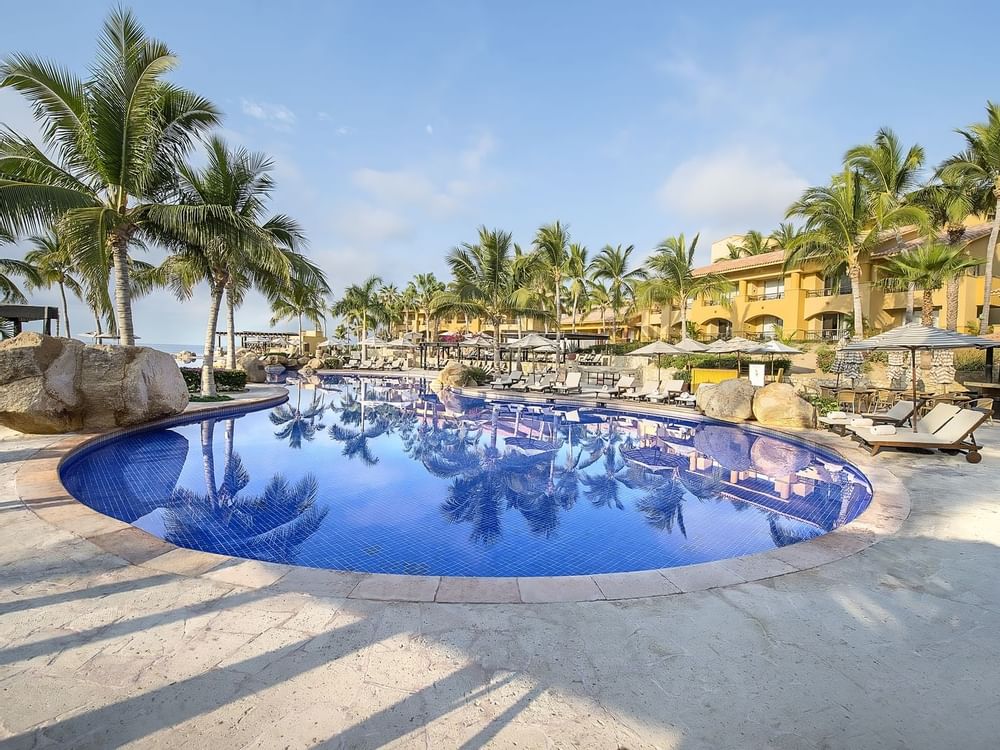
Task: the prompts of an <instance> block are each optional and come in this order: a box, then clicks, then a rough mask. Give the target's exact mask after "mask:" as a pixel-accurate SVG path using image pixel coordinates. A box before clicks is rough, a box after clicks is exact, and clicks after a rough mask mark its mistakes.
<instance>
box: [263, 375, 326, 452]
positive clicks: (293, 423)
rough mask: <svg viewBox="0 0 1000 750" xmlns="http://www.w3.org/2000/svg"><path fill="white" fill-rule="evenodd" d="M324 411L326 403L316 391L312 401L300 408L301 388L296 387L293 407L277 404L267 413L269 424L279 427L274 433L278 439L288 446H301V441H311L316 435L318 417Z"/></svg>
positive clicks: (296, 447)
mask: <svg viewBox="0 0 1000 750" xmlns="http://www.w3.org/2000/svg"><path fill="white" fill-rule="evenodd" d="M324 411H326V403H325V402H324V400H323V397H322V396H321V395H320V394H318V393H313V397H312V402H311V403H310V404H309V406H307V407H306V408H305V409H303V408H302V389H301V388H299V389H298V393H297V395H296V401H295V408H294V409H293V408H292V407H291V406H289V405H288V404H287V403H286V404H282V405H281V406H277V407H275V408H274V409H272V410H271V413H270V414H268V419H270V420H271V424H273V425H274V426H275V427H280V428H281V429H280V430H278V431H277V432H276V433H274V436H275V437H276V438H278V440H287V441H288V447H289V448H295V449H298V448H301V447H302V441H303V440H306V441H312V439H313V438H315V437H316V430H317V429H319V427H321V425H318V424H317V421H318V418H319V417H321V416H322V414H323V412H324Z"/></svg>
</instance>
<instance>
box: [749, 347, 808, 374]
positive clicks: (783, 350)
mask: <svg viewBox="0 0 1000 750" xmlns="http://www.w3.org/2000/svg"><path fill="white" fill-rule="evenodd" d="M751 353H752V354H769V355H770V356H771V375H772V376H773V375H774V355H775V354H802V350H801V349H796V348H795V347H794V346H788V345H787V344H783V343H781V342H780V341H778V339H771V340H770V341H768V342H767V343H764V344H761V345H760V346H758V347H757V348H756V349H754V350H753V352H751Z"/></svg>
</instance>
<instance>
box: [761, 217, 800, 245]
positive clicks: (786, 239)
mask: <svg viewBox="0 0 1000 750" xmlns="http://www.w3.org/2000/svg"><path fill="white" fill-rule="evenodd" d="M800 234H802V228H801V227H797V226H795V225H794V224H792V222H790V221H783V222H781V223H780V224H778V228H777V229H775V230H774V231H773V232H771V234H769V235H768V238H769V239H770V240H771V247H772V248H773V249H776V248H779V247H780V248H781V249H782V250H784V249H785V248H786V247H788V246H789V245H791V244H792V243H793V242H795V240H796V239H797V238H798V236H799V235H800Z"/></svg>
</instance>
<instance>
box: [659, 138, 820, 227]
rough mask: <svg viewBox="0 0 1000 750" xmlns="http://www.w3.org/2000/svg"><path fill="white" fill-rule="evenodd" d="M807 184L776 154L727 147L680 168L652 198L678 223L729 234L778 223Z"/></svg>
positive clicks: (693, 159) (697, 157)
mask: <svg viewBox="0 0 1000 750" xmlns="http://www.w3.org/2000/svg"><path fill="white" fill-rule="evenodd" d="M807 185H808V183H807V181H806V180H805V179H803V178H802V177H801V176H799V175H798V174H797V173H796V172H795V171H794V170H793V169H792V168H791V167H790V166H789V165H788V164H786V163H785V162H783V161H782V160H781V159H780V158H779V157H778V156H776V155H775V154H768V153H762V152H756V151H751V150H749V149H747V148H728V149H722V150H718V151H714V152H711V153H708V154H704V155H702V156H694V157H692V158H690V159H687V160H686V161H684V162H681V163H680V164H678V165H677V167H676V168H675V169H674V170H673V171H672V172H671V173H670V175H669V176H668V177H667V179H666V180H665V181H664V183H663V185H662V186H661V187H660V189H659V190H658V191H657V194H656V197H657V200H658V202H659V203H660V205H661V206H662V207H663V209H664V210H666V211H669V212H670V213H671V214H672V215H673V216H676V217H678V219H680V220H682V221H688V222H691V223H701V224H706V223H707V224H710V225H711V226H713V227H718V228H719V230H721V231H724V232H725V233H727V234H728V233H732V232H741V231H745V230H746V229H748V228H757V229H760V230H762V231H765V230H767V229H768V228H770V227H771V226H772V225H777V223H778V222H779V221H781V220H782V218H783V217H784V215H785V210H786V209H787V208H788V206H789V205H790V204H791V203H792V202H793V201H794V200H795V199H796V198H798V197H799V196H800V195H801V193H802V191H803V190H804V189H805V188H806V187H807ZM706 239H709V238H708V237H706ZM716 239H717V238H716Z"/></svg>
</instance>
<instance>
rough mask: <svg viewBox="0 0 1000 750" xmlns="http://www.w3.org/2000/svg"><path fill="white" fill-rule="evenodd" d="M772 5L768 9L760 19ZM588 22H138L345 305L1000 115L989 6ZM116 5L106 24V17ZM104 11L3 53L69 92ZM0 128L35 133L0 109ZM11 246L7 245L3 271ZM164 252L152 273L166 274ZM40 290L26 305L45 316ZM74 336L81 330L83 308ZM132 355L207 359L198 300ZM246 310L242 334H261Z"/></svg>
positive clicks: (756, 206) (736, 206)
mask: <svg viewBox="0 0 1000 750" xmlns="http://www.w3.org/2000/svg"><path fill="white" fill-rule="evenodd" d="M765 5H766V7H762V6H765ZM891 5H892V4H889V3H879V4H876V3H851V2H841V3H837V4H832V3H831V4H825V3H824V4H811V3H769V4H750V3H732V4H727V3H709V4H702V5H700V6H697V5H696V6H694V7H692V6H689V5H685V6H684V7H680V5H679V4H673V3H662V2H648V3H642V2H632V3H614V4H613V3H608V2H604V3H597V2H572V3H570V2H549V3H534V2H510V3H475V2H463V3H456V2H440V3H438V2H425V3H417V2H380V3H370V2H360V1H359V2H339V3H314V2H313V3H309V2H286V3H273V2H239V3H237V2H204V0H203V1H202V2H198V3H194V2H187V1H186V0H184V1H182V0H176V1H174V2H170V3H161V2H135V3H132V6H131V7H133V8H134V9H135V11H136V12H137V14H138V15H139V17H140V18H141V20H142V21H143V23H144V24H145V26H146V27H147V30H148V31H149V32H150V33H151V34H152V35H154V36H156V37H159V38H161V39H163V40H164V41H166V42H167V43H168V44H169V45H170V46H171V47H172V48H173V49H174V50H175V51H176V53H177V54H178V55H179V57H180V59H181V66H180V68H179V69H178V70H177V72H176V73H175V74H174V76H173V78H174V80H176V81H177V82H179V83H181V84H183V85H185V86H188V87H190V88H193V89H195V90H197V91H198V92H199V93H201V94H203V95H205V96H208V97H209V98H210V99H212V100H213V101H215V102H216V103H217V104H218V105H219V106H220V107H221V108H222V109H223V110H224V112H225V114H226V117H225V120H224V125H223V131H224V133H223V134H224V135H225V136H226V137H227V138H228V139H229V140H230V141H231V142H233V143H241V144H245V145H247V146H249V147H251V148H254V149H258V150H263V151H266V152H267V153H269V154H271V155H272V156H273V157H274V160H275V165H276V169H275V176H276V179H277V181H278V191H277V193H276V196H275V201H274V208H275V210H280V211H284V212H287V213H290V214H292V215H294V216H296V217H297V218H298V219H299V220H300V221H301V222H302V223H303V224H304V226H305V227H306V229H307V231H308V234H309V238H310V247H311V252H312V253H313V255H314V256H315V258H316V259H317V260H318V261H319V263H320V264H321V265H322V266H323V268H324V269H325V270H326V271H327V273H328V275H329V277H330V281H331V285H332V286H333V287H334V289H335V291H339V290H341V289H342V288H343V287H344V286H345V285H346V284H349V283H352V282H355V281H359V280H361V279H362V278H364V277H365V276H367V275H368V274H371V273H378V274H379V275H381V276H382V277H383V278H384V279H385V280H386V281H391V282H395V283H397V284H399V285H400V286H402V285H403V284H404V283H405V282H406V281H407V279H409V278H410V277H411V276H412V275H413V274H414V273H417V272H421V271H427V270H432V271H435V272H437V273H438V274H439V275H440V276H446V269H445V265H444V261H443V259H444V255H445V253H446V251H447V250H448V248H450V247H452V246H453V245H455V244H457V243H459V242H461V241H464V240H471V239H473V238H474V236H475V229H476V227H477V226H478V225H480V224H487V225H488V226H499V227H502V228H505V229H508V230H510V231H512V232H513V233H514V236H515V239H516V240H517V241H518V242H521V243H523V244H525V245H527V244H528V243H530V240H531V236H532V234H533V232H534V230H535V228H536V227H537V226H538V225H540V224H542V223H544V222H549V221H553V220H555V219H561V220H562V221H564V222H567V223H568V224H569V225H570V228H571V231H572V234H573V237H574V239H575V240H578V241H580V242H583V243H584V244H586V245H587V246H588V247H589V248H591V250H592V252H596V251H597V250H598V249H599V248H600V247H601V246H603V245H604V244H607V243H611V244H618V243H623V244H634V245H635V246H636V249H637V250H636V256H635V257H636V260H637V261H638V260H641V258H642V257H644V256H645V255H646V254H647V253H648V251H649V249H650V248H652V247H653V246H654V245H655V244H656V242H657V241H658V240H659V239H661V238H662V237H664V236H666V235H668V234H674V233H677V232H681V231H683V232H685V233H687V234H689V235H690V234H694V233H695V232H698V231H700V232H701V233H702V235H703V245H704V247H703V255H704V257H706V258H707V252H708V245H709V242H710V241H712V240H715V239H719V238H721V237H723V236H725V235H727V234H730V233H733V232H737V231H743V230H745V229H748V228H757V229H760V230H763V231H765V232H766V231H769V230H770V229H772V228H773V227H774V226H775V225H776V224H777V223H778V222H779V221H780V220H781V219H782V214H783V212H784V209H785V207H786V206H787V205H788V203H789V202H790V201H791V200H792V199H793V198H795V197H796V196H797V195H798V193H799V192H800V191H801V189H802V188H803V187H805V186H806V185H808V184H814V183H817V182H821V181H823V180H825V179H826V178H827V177H828V176H829V175H830V174H831V173H832V172H834V171H836V170H837V169H838V167H839V164H840V158H841V156H842V154H843V152H844V150H845V149H846V148H847V147H849V146H851V145H853V144H854V143H858V142H862V141H866V140H870V139H871V137H872V136H873V134H874V133H875V131H876V130H877V128H879V127H880V126H882V125H889V126H891V127H893V128H894V129H895V130H896V131H897V132H898V133H899V134H900V135H901V136H902V138H903V139H904V141H905V142H907V143H909V142H913V141H916V142H919V143H921V144H923V145H924V147H925V148H926V149H927V153H928V158H929V160H930V161H931V162H932V163H933V162H936V161H939V160H940V159H941V158H943V157H944V156H946V155H948V154H949V153H951V152H952V151H954V150H955V149H956V148H958V147H959V145H960V144H959V139H958V137H957V136H956V135H955V134H954V132H953V129H954V128H955V127H957V126H961V125H965V124H967V123H969V122H972V121H975V120H977V119H981V117H982V114H983V106H984V104H985V102H986V100H987V99H988V98H993V99H996V98H997V97H1000V90H998V88H997V80H996V76H995V72H994V67H995V66H992V65H990V64H989V62H990V60H991V59H992V57H993V55H992V54H991V53H990V50H989V43H988V42H987V41H986V40H985V38H982V37H980V36H978V35H975V34H971V33H969V32H970V31H971V30H973V29H977V28H979V29H991V28H992V29H995V28H997V27H998V24H1000V5H998V4H996V3H987V2H970V3H967V4H965V5H963V6H962V8H961V15H960V17H956V18H950V17H949V13H948V12H947V11H945V10H944V9H943V8H942V6H940V4H937V3H927V4H926V6H922V5H918V4H912V3H908V4H906V6H905V10H904V9H903V7H904V6H901V7H891ZM106 7H110V5H109V6H106ZM103 11H104V8H103V7H102V6H101V5H100V4H99V3H80V2H46V3H33V4H24V3H22V4H18V5H17V6H14V7H11V8H8V9H7V10H6V12H5V23H4V25H3V26H2V27H0V52H3V53H7V52H9V51H14V50H18V51H30V52H32V53H34V54H37V55H40V56H43V57H47V58H51V59H54V60H57V61H59V62H61V63H64V64H66V65H68V66H70V67H71V68H73V69H74V70H76V71H78V72H80V73H82V72H83V71H84V70H85V69H86V66H87V65H88V64H89V63H90V61H91V60H92V58H93V54H94V48H95V41H94V40H95V38H96V35H97V33H98V29H99V27H100V23H101V21H102V19H103ZM0 121H3V122H7V123H8V124H10V125H11V126H13V127H14V128H15V129H19V130H23V131H28V132H31V129H32V125H31V121H30V115H29V113H28V111H27V109H26V107H25V106H24V105H23V103H22V102H21V101H20V100H19V99H18V97H17V96H16V95H15V94H13V93H12V92H9V91H0ZM15 252H16V251H15ZM156 259H157V256H156V255H155V253H153V254H151V257H150V260H156ZM42 297H44V294H43V295H41V297H39V299H41V298H42ZM71 313H75V314H76V317H77V321H78V323H77V326H76V328H77V330H78V331H79V330H81V329H82V328H85V327H86V326H81V324H80V322H79V321H82V320H83V319H84V317H85V316H84V314H83V311H82V309H80V308H79V307H78V308H77V310H75V311H71ZM135 313H136V318H137V326H138V329H139V333H140V335H141V336H142V337H143V339H144V340H145V341H149V342H163V343H188V342H194V341H199V340H200V339H201V336H202V329H203V326H204V320H203V318H204V315H205V305H203V304H199V303H198V301H195V302H192V303H187V304H185V305H183V306H179V305H177V304H176V303H175V302H173V301H172V300H171V299H170V298H169V296H167V295H166V294H165V293H159V294H156V295H154V296H152V297H149V298H147V299H145V300H142V301H140V302H138V303H137V305H136V310H135ZM268 317H269V315H268V311H267V309H266V305H265V304H264V303H263V302H262V301H261V300H259V299H253V300H251V301H250V302H249V303H248V304H247V306H246V308H245V309H244V310H243V311H241V313H240V315H239V318H238V320H237V324H238V326H239V327H241V328H257V327H261V326H265V325H266V324H267V319H268Z"/></svg>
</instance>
